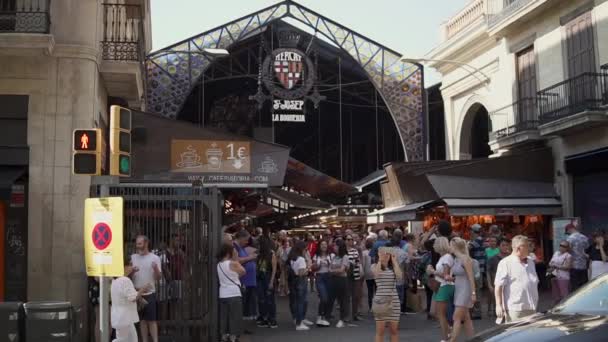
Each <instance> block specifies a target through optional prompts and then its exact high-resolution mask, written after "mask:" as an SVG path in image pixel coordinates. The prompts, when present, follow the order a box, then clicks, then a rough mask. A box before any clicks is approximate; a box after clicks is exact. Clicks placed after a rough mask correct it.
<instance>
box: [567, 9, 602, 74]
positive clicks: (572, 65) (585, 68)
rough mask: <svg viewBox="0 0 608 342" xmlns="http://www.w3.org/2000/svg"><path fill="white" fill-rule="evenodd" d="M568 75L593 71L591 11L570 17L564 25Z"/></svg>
mask: <svg viewBox="0 0 608 342" xmlns="http://www.w3.org/2000/svg"><path fill="white" fill-rule="evenodd" d="M565 29H566V49H567V58H568V75H569V77H570V78H573V77H576V76H579V75H580V74H582V73H585V72H595V70H596V68H595V48H594V41H593V24H592V20H591V11H588V12H585V13H583V14H581V15H580V16H578V17H576V18H574V19H572V20H571V21H570V22H568V23H567V24H566V26H565Z"/></svg>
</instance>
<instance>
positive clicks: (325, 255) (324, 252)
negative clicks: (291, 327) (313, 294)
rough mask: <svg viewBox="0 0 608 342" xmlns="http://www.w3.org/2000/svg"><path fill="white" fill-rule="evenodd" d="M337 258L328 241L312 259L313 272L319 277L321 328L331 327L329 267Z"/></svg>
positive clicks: (321, 244) (318, 249) (319, 324)
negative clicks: (330, 250)
mask: <svg viewBox="0 0 608 342" xmlns="http://www.w3.org/2000/svg"><path fill="white" fill-rule="evenodd" d="M334 257H335V255H334V254H332V253H329V245H328V244H327V241H321V243H320V244H319V247H318V248H317V250H316V255H315V256H314V257H313V259H312V271H313V272H315V273H316V275H317V292H318V294H319V310H318V314H319V316H318V318H317V325H318V326H320V327H329V326H330V324H329V322H328V321H329V316H330V314H331V312H329V311H328V310H329V290H330V288H329V287H330V274H329V266H330V264H331V261H332V260H333V258H334Z"/></svg>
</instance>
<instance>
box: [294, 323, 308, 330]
mask: <svg viewBox="0 0 608 342" xmlns="http://www.w3.org/2000/svg"><path fill="white" fill-rule="evenodd" d="M307 330H310V328H309V327H307V326H306V325H304V323H300V325H298V326H297V327H296V331H307Z"/></svg>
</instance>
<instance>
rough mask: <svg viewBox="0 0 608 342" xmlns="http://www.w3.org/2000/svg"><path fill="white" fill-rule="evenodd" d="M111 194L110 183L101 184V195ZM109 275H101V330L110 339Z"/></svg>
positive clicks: (104, 337)
mask: <svg viewBox="0 0 608 342" xmlns="http://www.w3.org/2000/svg"><path fill="white" fill-rule="evenodd" d="M109 196H110V185H109V184H102V185H100V186H99V197H109ZM108 285H109V284H108V278H107V277H99V316H100V317H99V330H100V331H101V335H100V336H101V340H102V341H103V342H108V341H109V340H110V298H108V297H109V295H110V288H109V286H108Z"/></svg>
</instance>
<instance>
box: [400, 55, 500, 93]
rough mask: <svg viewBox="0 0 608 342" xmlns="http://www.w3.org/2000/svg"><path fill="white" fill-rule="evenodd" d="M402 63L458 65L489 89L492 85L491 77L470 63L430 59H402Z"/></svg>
mask: <svg viewBox="0 0 608 342" xmlns="http://www.w3.org/2000/svg"><path fill="white" fill-rule="evenodd" d="M401 61H402V62H406V63H413V64H420V63H423V62H440V63H448V64H456V65H459V66H461V67H463V69H464V70H466V71H467V72H468V73H469V74H470V75H471V76H473V77H475V78H476V79H478V80H479V81H480V82H481V83H483V84H484V85H485V86H486V87H487V84H488V83H490V77H489V76H488V75H486V74H485V73H484V72H483V71H481V70H480V69H479V68H476V67H474V66H472V65H470V64H468V63H464V62H460V61H455V60H449V59H428V58H402V59H401ZM465 66H466V67H469V68H471V69H473V71H474V72H473V71H471V70H468V69H466V68H464V67H465ZM476 73H480V74H481V75H483V77H485V78H486V79H485V80H483V79H481V78H480V77H478V76H477V75H476Z"/></svg>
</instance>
